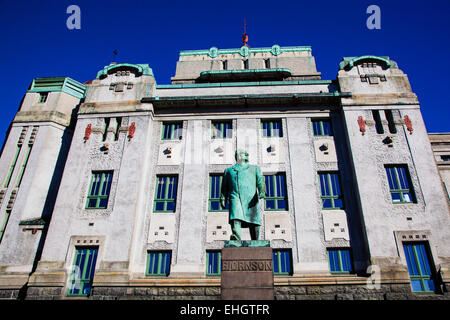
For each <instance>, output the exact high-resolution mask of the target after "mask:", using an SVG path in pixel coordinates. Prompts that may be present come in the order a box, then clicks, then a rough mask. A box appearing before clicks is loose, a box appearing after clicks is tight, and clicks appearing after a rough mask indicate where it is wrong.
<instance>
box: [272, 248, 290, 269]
mask: <svg viewBox="0 0 450 320" xmlns="http://www.w3.org/2000/svg"><path fill="white" fill-rule="evenodd" d="M291 261H292V252H291V250H290V249H274V250H272V263H273V273H274V274H278V275H291V274H292V262H291Z"/></svg>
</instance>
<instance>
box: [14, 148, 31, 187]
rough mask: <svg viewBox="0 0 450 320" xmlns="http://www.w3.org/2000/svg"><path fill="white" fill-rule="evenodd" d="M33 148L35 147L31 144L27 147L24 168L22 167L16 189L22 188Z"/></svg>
mask: <svg viewBox="0 0 450 320" xmlns="http://www.w3.org/2000/svg"><path fill="white" fill-rule="evenodd" d="M32 148H33V145H31V144H29V145H28V147H27V152H26V153H25V159H24V160H23V163H22V166H21V167H20V171H19V176H18V178H17V183H16V188H18V187H20V184H21V183H22V178H23V174H24V173H25V168H26V167H27V164H28V159H29V158H30V153H31V149H32Z"/></svg>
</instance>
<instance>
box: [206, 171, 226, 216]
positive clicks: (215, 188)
mask: <svg viewBox="0 0 450 320" xmlns="http://www.w3.org/2000/svg"><path fill="white" fill-rule="evenodd" d="M222 178H223V175H219V174H211V175H210V176H209V199H208V211H228V208H229V203H228V202H227V204H226V207H225V208H222V207H221V206H220V189H221V187H222Z"/></svg>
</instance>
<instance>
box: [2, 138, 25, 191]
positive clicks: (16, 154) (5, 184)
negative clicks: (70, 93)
mask: <svg viewBox="0 0 450 320" xmlns="http://www.w3.org/2000/svg"><path fill="white" fill-rule="evenodd" d="M21 149H22V144H18V145H17V149H16V153H15V155H14V158H13V161H12V163H11V166H10V167H9V170H8V175H7V176H6V180H5V183H4V184H3V187H4V188H8V187H9V183H10V182H11V177H12V174H13V172H14V168H15V167H16V164H17V158H18V157H19V153H20V150H21Z"/></svg>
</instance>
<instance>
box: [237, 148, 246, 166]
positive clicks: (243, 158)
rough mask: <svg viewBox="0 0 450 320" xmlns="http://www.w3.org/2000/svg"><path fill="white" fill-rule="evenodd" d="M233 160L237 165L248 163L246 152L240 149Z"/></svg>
mask: <svg viewBox="0 0 450 320" xmlns="http://www.w3.org/2000/svg"><path fill="white" fill-rule="evenodd" d="M235 158H236V162H237V163H246V162H248V152H247V151H245V150H242V149H238V150H236V153H235Z"/></svg>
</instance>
